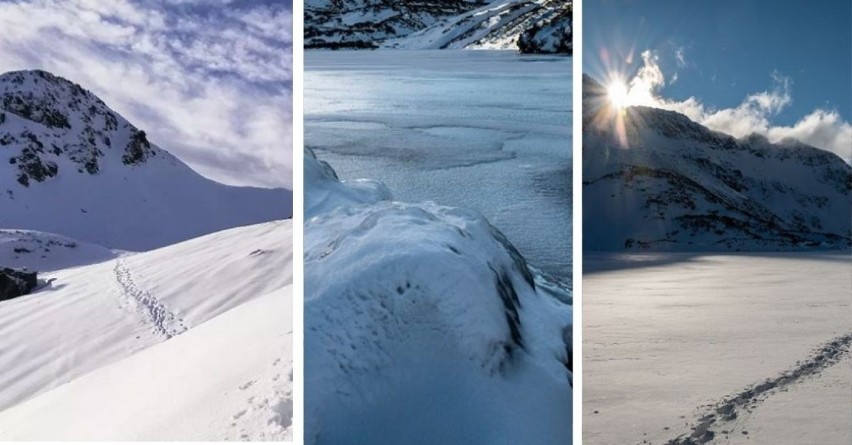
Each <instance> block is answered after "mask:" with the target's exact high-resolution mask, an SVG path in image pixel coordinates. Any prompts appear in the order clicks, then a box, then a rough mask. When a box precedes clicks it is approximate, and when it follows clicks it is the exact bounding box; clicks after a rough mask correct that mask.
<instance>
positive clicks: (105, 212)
mask: <svg viewBox="0 0 852 445" xmlns="http://www.w3.org/2000/svg"><path fill="white" fill-rule="evenodd" d="M0 154H2V155H3V157H4V160H3V162H0V207H2V208H3V212H2V213H0V227H2V228H7V229H30V230H39V231H44V232H52V233H60V234H62V235H65V236H70V237H72V238H76V239H78V240H81V241H85V242H89V243H94V244H99V245H102V246H105V247H108V248H117V249H124V250H136V251H139V250H149V249H153V248H157V247H162V246H165V245H169V244H173V243H176V242H179V241H184V240H187V239H190V238H194V237H197V236H200V235H203V234H206V233H212V232H215V231H218V230H222V229H225V228H228V227H235V226H241V225H246V224H253V223H258V222H263V221H271V220H275V219H282V218H287V217H289V216H290V215H291V205H292V204H291V199H292V197H291V194H290V192H289V191H288V190H284V189H261V188H252V187H231V186H226V185H223V184H219V183H217V182H214V181H211V180H209V179H207V178H204V177H203V176H201V175H199V174H198V173H196V172H195V171H193V170H192V169H190V168H189V167H188V166H187V165H185V164H184V163H182V162H181V161H180V160H178V159H177V158H175V157H174V156H172V155H171V154H169V153H168V152H166V151H165V150H163V149H160V148H159V147H157V146H156V145H154V144H152V143H151V142H149V141H148V139H147V136H146V134H145V132H144V131H142V130H139V129H138V128H136V127H134V126H133V125H132V124H130V123H129V122H128V121H127V120H125V119H124V118H123V117H121V116H120V115H119V114H118V113H116V112H114V111H112V110H111V109H110V108H109V107H107V106H106V104H104V103H103V101H101V100H100V99H98V98H97V97H96V96H95V95H94V94H92V93H91V92H89V91H86V90H85V89H83V88H82V87H81V86H79V85H77V84H74V83H72V82H70V81H68V80H65V79H63V78H60V77H57V76H54V75H52V74H50V73H47V72H44V71H17V72H11V73H6V74H2V75H0ZM270 203H273V204H270Z"/></svg>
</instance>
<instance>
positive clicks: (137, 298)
mask: <svg viewBox="0 0 852 445" xmlns="http://www.w3.org/2000/svg"><path fill="white" fill-rule="evenodd" d="M113 272H114V273H115V280H116V281H117V282H118V285H119V286H120V287H121V291H122V295H123V296H124V297H125V298H127V299H128V300H129V301H131V302H132V303H133V304H134V305H135V306H136V310H137V311H140V312H142V315H143V318H146V319H147V321H148V322H149V323H150V324H151V325H152V327H153V328H154V331H155V332H157V333H159V334H161V335H162V336H164V337H166V339H170V338H172V337H174V336H175V335H178V334H182V333H183V332H185V331H186V329H187V328H186V325H184V322H183V320H182V319H181V318H180V317H178V316H177V315H176V314H175V313H174V312H172V311H170V310H169V308H167V307H166V306H165V305H164V304H163V303H162V302H161V301H160V300H158V299H157V298H156V297H154V296H153V295H151V294H150V293H149V292H147V291H144V290H141V289H139V287H138V286H137V285H136V283H135V282H134V281H133V275H132V274H131V273H130V269H129V268H128V267H127V265H126V264H125V263H124V261H122V260H121V259H117V260H116V261H115V268H114V269H113Z"/></svg>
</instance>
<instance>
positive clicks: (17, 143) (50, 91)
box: [0, 70, 158, 187]
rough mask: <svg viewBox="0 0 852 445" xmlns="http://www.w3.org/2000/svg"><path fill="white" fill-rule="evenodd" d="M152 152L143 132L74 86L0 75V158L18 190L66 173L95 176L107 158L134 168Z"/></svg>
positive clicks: (49, 78) (28, 74)
mask: <svg viewBox="0 0 852 445" xmlns="http://www.w3.org/2000/svg"><path fill="white" fill-rule="evenodd" d="M157 154H158V151H157V150H156V149H155V148H154V147H152V146H151V144H150V143H149V142H148V140H147V138H146V136H145V133H144V132H142V131H140V130H138V129H137V128H135V127H133V126H132V125H130V124H129V123H128V122H127V121H126V120H124V119H123V118H122V117H121V116H119V115H118V114H116V113H115V112H113V111H112V110H110V109H109V107H107V106H106V105H105V104H104V102H103V101H101V100H100V99H99V98H98V97H97V96H95V95H94V94H92V93H91V92H89V91H87V90H85V89H83V88H82V87H81V86H80V85H77V84H75V83H73V82H70V81H68V80H65V79H63V78H61V77H58V76H54V75H52V74H50V73H47V72H44V71H38V70H36V71H18V72H11V73H6V74H3V75H0V155H2V156H3V158H5V160H6V162H8V163H9V164H12V165H14V166H16V167H17V169H16V172H15V176H16V181H17V182H18V183H19V184H20V185H21V186H23V187H29V186H31V185H32V184H33V183H38V182H43V181H47V180H50V179H51V178H54V177H56V176H57V175H59V174H60V173H61V172H62V171H63V170H66V169H67V170H70V172H72V173H73V172H75V171H76V173H81V174H89V175H95V174H98V172H100V171H101V168H102V167H103V162H104V161H105V158H106V157H108V156H118V157H121V158H122V159H123V161H124V164H126V165H138V164H142V163H144V162H145V160H146V159H148V158H150V157H152V156H156V155H157ZM68 161H70V162H68ZM69 166H70V167H69Z"/></svg>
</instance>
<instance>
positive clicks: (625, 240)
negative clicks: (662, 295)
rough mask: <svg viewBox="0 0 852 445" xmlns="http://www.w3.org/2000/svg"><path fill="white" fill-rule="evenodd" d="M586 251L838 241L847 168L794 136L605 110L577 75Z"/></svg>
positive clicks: (845, 237)
mask: <svg viewBox="0 0 852 445" xmlns="http://www.w3.org/2000/svg"><path fill="white" fill-rule="evenodd" d="M583 90H584V91H583V128H584V132H583V181H584V184H583V196H584V198H583V204H584V207H583V218H584V221H586V223H585V224H584V225H583V227H584V233H583V239H584V246H585V248H586V249H589V250H621V249H661V250H718V251H722V250H776V249H785V250H786V249H808V248H826V249H837V248H839V249H846V248H848V247H849V246H850V240H852V219H850V214H852V194H851V192H852V167H850V166H849V164H847V163H846V162H844V161H843V160H842V159H841V158H840V157H838V156H837V155H835V154H833V153H830V152H828V151H824V150H820V149H818V148H814V147H811V146H808V145H806V144H803V143H801V142H798V141H795V140H783V141H780V142H778V143H770V142H769V141H768V140H767V139H766V138H765V137H763V136H759V135H752V136H749V137H746V138H742V139H736V138H734V137H732V136H729V135H726V134H723V133H719V132H716V131H712V130H709V129H708V128H706V127H704V126H702V125H700V124H698V123H696V122H693V121H691V120H690V119H689V118H687V117H686V116H684V115H682V114H679V113H676V112H673V111H666V110H661V109H656V108H648V107H628V108H627V109H625V110H623V111H617V110H616V111H614V110H612V107H611V106H610V105H609V103H608V101H607V99H606V96H605V91H604V89H603V87H601V85H600V84H598V83H597V82H596V81H594V80H593V79H591V78H590V77H588V76H584V78H583Z"/></svg>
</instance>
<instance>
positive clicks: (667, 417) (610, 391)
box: [583, 252, 852, 445]
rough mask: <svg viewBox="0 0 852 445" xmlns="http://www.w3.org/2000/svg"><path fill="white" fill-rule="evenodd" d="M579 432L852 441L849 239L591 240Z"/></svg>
mask: <svg viewBox="0 0 852 445" xmlns="http://www.w3.org/2000/svg"><path fill="white" fill-rule="evenodd" d="M584 269H585V270H584V276H583V289H584V292H583V294H584V295H583V338H584V346H583V356H584V357H583V376H584V378H583V387H584V388H583V401H584V403H583V436H584V437H583V441H584V443H588V444H640V443H641V444H646V443H647V444H679V445H684V444H703V443H708V444H748V443H751V444H780V443H796V444H805V443H807V444H811V443H813V444H817V443H818V444H848V443H851V442H852V414H850V413H852V372H850V371H852V368H850V365H852V361H850V348H852V298H850V295H852V294H850V291H852V289H850V279H852V258H850V256H849V253H848V252H840V253H831V252H811V253H772V254H761V253H753V254H711V253H702V254H690V253H643V254H633V253H631V254H615V253H606V254H604V253H588V254H586V255H585V256H584Z"/></svg>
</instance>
